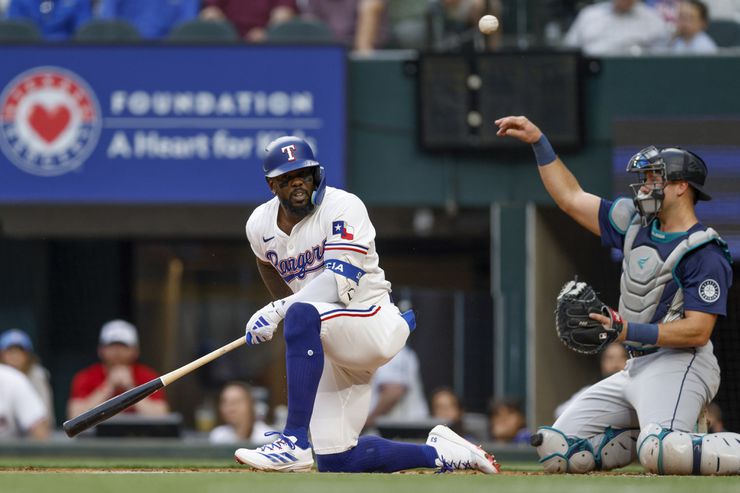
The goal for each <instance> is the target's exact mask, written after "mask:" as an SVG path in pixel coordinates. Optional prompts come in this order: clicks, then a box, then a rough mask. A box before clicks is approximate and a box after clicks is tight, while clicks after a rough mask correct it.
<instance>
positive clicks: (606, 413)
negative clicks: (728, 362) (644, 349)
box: [553, 342, 720, 439]
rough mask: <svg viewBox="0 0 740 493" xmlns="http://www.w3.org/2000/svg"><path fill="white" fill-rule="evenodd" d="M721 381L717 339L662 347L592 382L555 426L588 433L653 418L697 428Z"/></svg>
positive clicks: (672, 427)
mask: <svg viewBox="0 0 740 493" xmlns="http://www.w3.org/2000/svg"><path fill="white" fill-rule="evenodd" d="M719 381H720V374H719V365H718V364H717V359H716V358H715V357H714V353H713V351H712V343H711V342H709V343H707V344H706V345H705V346H702V347H700V348H695V349H686V350H684V349H668V348H661V349H659V350H658V351H657V352H655V353H653V354H648V355H645V356H640V357H638V358H633V359H630V360H629V361H628V362H627V365H626V367H625V369H624V370H622V371H620V372H619V373H617V374H615V375H612V376H610V377H608V378H606V379H604V380H602V381H600V382H598V383H596V384H594V385H593V386H591V387H590V388H589V389H587V390H586V391H585V392H583V393H582V394H581V395H580V396H578V397H577V398H576V399H575V400H574V401H573V403H572V404H571V405H570V406H568V408H567V409H566V410H565V412H563V414H562V415H561V416H560V417H559V418H558V419H557V421H556V422H555V424H554V425H553V428H556V429H557V430H559V431H561V432H562V433H564V434H565V435H567V436H575V437H578V438H586V439H589V438H592V437H595V436H596V435H599V434H602V433H604V431H605V430H606V428H607V427H612V428H638V427H639V428H643V427H645V426H646V425H648V424H651V423H657V424H658V425H660V426H661V427H662V428H666V429H669V430H676V431H684V432H691V431H694V426H695V425H696V421H697V419H698V418H699V414H700V412H701V409H702V408H703V407H704V406H705V405H706V404H708V403H709V402H710V401H711V400H712V399H713V398H714V396H715V395H716V393H717V389H718V388H719Z"/></svg>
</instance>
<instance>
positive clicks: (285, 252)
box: [235, 137, 498, 474]
mask: <svg viewBox="0 0 740 493" xmlns="http://www.w3.org/2000/svg"><path fill="white" fill-rule="evenodd" d="M266 150H267V157H266V158H265V161H264V170H263V171H264V173H265V177H266V178H267V183H268V185H269V186H270V190H272V193H273V194H275V197H274V198H273V199H272V200H270V201H268V202H266V203H264V204H262V205H261V206H259V207H258V208H257V209H256V210H255V211H254V213H253V214H252V216H251V217H250V218H249V220H248V221H247V227H246V230H247V238H248V239H249V243H250V245H251V246H252V250H253V251H254V254H255V256H256V257H257V267H258V269H259V271H260V275H261V276H262V280H263V281H264V283H265V285H266V286H267V288H268V290H269V291H270V293H271V294H272V296H273V298H274V299H275V301H273V302H272V303H270V304H268V305H267V306H265V307H264V308H262V309H261V310H259V311H257V313H255V314H254V315H253V316H252V318H251V319H250V320H249V322H248V323H247V327H246V338H247V343H248V344H250V345H253V344H259V343H261V342H266V341H269V340H270V339H272V337H273V334H274V332H275V330H276V328H277V325H278V324H279V323H280V322H281V321H284V331H285V343H286V363H287V379H288V419H287V423H286V426H285V429H284V430H283V432H282V433H277V432H274V433H276V435H277V438H276V440H275V441H274V442H272V443H270V444H267V445H264V446H262V447H260V448H257V449H238V450H237V451H236V453H235V457H236V460H237V461H238V462H240V463H242V464H246V465H248V466H251V467H254V468H256V469H261V470H266V471H305V470H309V469H311V467H312V466H313V454H312V450H313V452H315V453H316V462H317V465H318V469H319V471H333V472H394V471H399V470H402V469H412V468H419V467H428V468H435V467H437V468H440V470H443V471H449V470H454V469H478V470H480V471H483V472H485V473H489V474H494V473H496V472H498V464H496V462H495V461H494V459H493V457H492V456H490V455H488V454H486V453H485V452H484V451H483V450H481V449H480V448H479V447H476V446H475V445H473V444H472V443H470V442H468V441H467V440H464V439H463V438H462V437H460V436H459V435H457V434H456V433H455V432H453V431H452V430H450V429H449V428H447V427H445V426H437V427H435V428H434V429H433V430H432V431H431V432H430V433H429V438H428V440H427V444H426V445H416V444H406V443H399V442H392V441H390V440H384V439H382V438H378V437H374V436H362V437H360V436H359V435H360V431H361V430H362V428H363V426H364V424H365V420H366V419H367V416H368V413H369V411H370V409H369V407H370V394H371V392H370V390H371V385H370V381H371V378H372V376H373V373H374V372H375V370H376V369H377V368H378V367H380V366H382V365H383V364H385V363H386V362H388V361H389V360H390V359H391V358H392V357H393V356H394V355H395V354H396V353H398V351H400V350H401V348H403V346H404V344H405V343H406V339H407V338H408V336H409V333H410V331H411V330H413V329H414V318H413V313H412V312H407V313H403V314H402V313H400V312H399V310H398V308H396V306H395V305H394V304H393V302H392V301H391V298H390V291H391V285H390V283H389V282H388V281H386V280H385V275H384V273H383V270H382V269H381V268H380V267H379V266H378V253H377V252H376V250H375V229H374V228H373V225H372V223H371V222H370V219H369V217H368V213H367V210H366V209H365V205H364V204H363V203H362V201H360V199H359V198H357V197H356V196H355V195H352V194H350V193H347V192H345V191H343V190H339V189H336V188H332V187H328V186H327V185H326V178H325V175H324V168H323V167H322V166H321V165H320V164H319V163H318V162H317V161H316V160H315V159H314V154H313V151H312V149H311V147H310V146H309V145H308V143H306V142H305V141H304V140H302V139H299V138H297V137H281V138H279V139H277V140H275V141H273V142H272V143H270V144H269V145H268V147H267V149H266ZM309 429H310V431H311V440H310V441H309V438H308V432H309Z"/></svg>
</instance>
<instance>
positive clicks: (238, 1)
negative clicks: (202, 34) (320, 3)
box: [200, 0, 297, 43]
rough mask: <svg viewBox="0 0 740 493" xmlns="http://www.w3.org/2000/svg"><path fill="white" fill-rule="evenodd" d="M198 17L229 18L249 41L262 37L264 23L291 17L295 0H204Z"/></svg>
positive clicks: (280, 21)
mask: <svg viewBox="0 0 740 493" xmlns="http://www.w3.org/2000/svg"><path fill="white" fill-rule="evenodd" d="M203 5H204V8H203V10H202V11H201V13H200V17H201V19H204V20H212V21H221V20H225V19H226V20H229V21H230V22H231V23H232V24H234V27H235V28H236V30H237V31H238V32H239V35H240V36H241V37H242V38H243V39H244V40H245V41H249V42H252V43H259V42H262V41H265V38H266V34H267V27H268V26H270V25H275V24H280V23H282V22H286V21H289V20H290V19H292V18H293V17H294V16H295V15H296V12H297V7H296V3H295V0H249V1H248V2H246V1H244V0H205V1H204V2H203Z"/></svg>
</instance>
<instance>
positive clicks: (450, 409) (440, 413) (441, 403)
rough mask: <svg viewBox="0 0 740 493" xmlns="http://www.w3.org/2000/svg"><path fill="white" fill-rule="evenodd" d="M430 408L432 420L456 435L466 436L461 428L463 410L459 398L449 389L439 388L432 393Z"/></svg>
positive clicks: (462, 427)
mask: <svg viewBox="0 0 740 493" xmlns="http://www.w3.org/2000/svg"><path fill="white" fill-rule="evenodd" d="M429 401H430V402H431V408H432V418H434V419H436V420H439V421H440V422H442V423H446V424H447V426H449V427H450V428H452V429H453V430H454V431H455V432H456V433H457V434H458V435H461V436H466V433H465V430H464V426H463V414H464V412H465V410H464V409H463V406H462V404H461V403H460V398H459V397H458V396H457V394H455V392H454V391H453V390H452V389H451V388H449V387H440V388H438V389H436V390H435V391H434V392H432V396H431V398H430V399H429Z"/></svg>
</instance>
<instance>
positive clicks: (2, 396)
mask: <svg viewBox="0 0 740 493" xmlns="http://www.w3.org/2000/svg"><path fill="white" fill-rule="evenodd" d="M19 437H29V438H31V439H33V440H45V439H47V438H48V437H49V420H48V418H47V416H46V409H45V408H44V403H43V402H42V401H41V397H39V396H38V394H37V393H36V391H35V390H33V387H32V386H31V382H30V381H29V380H28V378H26V376H25V375H24V374H23V373H21V372H19V371H18V370H16V369H15V368H13V367H10V366H8V365H4V364H0V441H2V440H8V439H14V438H19Z"/></svg>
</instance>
